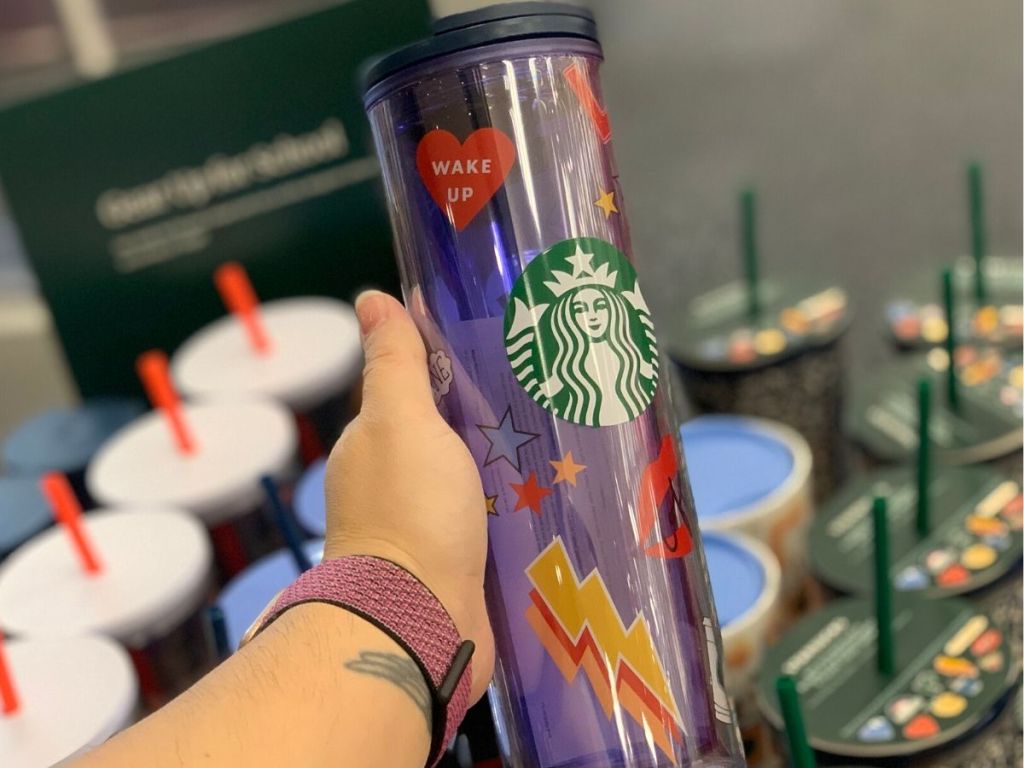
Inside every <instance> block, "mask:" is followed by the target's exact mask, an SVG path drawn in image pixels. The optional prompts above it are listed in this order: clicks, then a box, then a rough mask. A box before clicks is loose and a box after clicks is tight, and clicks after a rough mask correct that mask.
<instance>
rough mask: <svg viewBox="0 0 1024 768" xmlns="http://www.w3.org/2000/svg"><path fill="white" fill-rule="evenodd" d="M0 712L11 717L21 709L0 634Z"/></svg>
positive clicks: (1, 634)
mask: <svg viewBox="0 0 1024 768" xmlns="http://www.w3.org/2000/svg"><path fill="white" fill-rule="evenodd" d="M0 705H3V706H2V708H0V712H3V714H4V715H13V714H14V713H15V712H17V711H18V710H19V709H20V708H21V702H19V701H18V691H17V690H16V689H15V687H14V680H13V678H12V677H11V670H10V667H8V666H7V655H6V654H5V653H4V633H3V632H0Z"/></svg>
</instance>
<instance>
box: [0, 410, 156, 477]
mask: <svg viewBox="0 0 1024 768" xmlns="http://www.w3.org/2000/svg"><path fill="white" fill-rule="evenodd" d="M145 410H146V407H145V405H144V404H143V403H142V401H141V400H129V399H114V398H110V399H106V398H97V399H94V400H86V401H85V402H83V403H82V404H80V405H77V406H74V407H71V408H51V409H49V410H46V411H43V412H42V413H39V414H37V415H36V416H33V417H32V418H31V419H29V420H27V421H25V422H23V423H22V424H21V426H19V427H18V428H17V429H15V430H14V432H13V433H11V435H10V437H8V438H7V440H6V441H5V442H4V453H3V459H4V465H5V466H6V467H7V469H8V470H9V471H11V472H16V473H19V474H39V473H42V472H49V471H52V470H56V471H58V472H79V471H81V470H83V469H85V466H86V465H87V464H88V463H89V461H90V460H91V459H92V457H93V454H95V453H96V451H97V450H98V449H99V447H100V446H101V445H102V444H103V443H104V442H105V441H106V440H107V438H108V437H110V436H111V435H112V434H114V433H115V432H117V431H118V430H119V429H120V428H121V427H123V426H124V425H125V424H127V423H128V422H129V421H131V420H132V419H135V418H137V417H138V416H141V415H142V414H143V413H144V412H145Z"/></svg>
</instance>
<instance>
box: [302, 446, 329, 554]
mask: <svg viewBox="0 0 1024 768" xmlns="http://www.w3.org/2000/svg"><path fill="white" fill-rule="evenodd" d="M326 473H327V459H317V460H316V461H314V462H313V463H312V464H310V465H309V468H308V469H307V470H306V471H305V472H303V473H302V477H300V478H299V483H298V485H297V486H296V487H295V517H296V519H298V521H299V525H301V526H302V528H303V530H305V531H306V533H308V534H310V535H311V536H323V535H324V534H325V533H327V502H326V500H325V499H324V475H325V474H326Z"/></svg>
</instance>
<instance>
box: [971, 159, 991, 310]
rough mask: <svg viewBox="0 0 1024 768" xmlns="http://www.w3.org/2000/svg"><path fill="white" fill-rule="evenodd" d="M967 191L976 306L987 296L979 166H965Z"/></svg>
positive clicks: (982, 197) (975, 164) (983, 212)
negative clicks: (983, 263) (983, 266)
mask: <svg viewBox="0 0 1024 768" xmlns="http://www.w3.org/2000/svg"><path fill="white" fill-rule="evenodd" d="M967 190H968V195H969V197H970V201H971V255H972V256H974V297H975V298H976V299H977V300H978V304H984V303H985V299H986V297H987V296H988V291H987V290H986V288H985V272H984V270H983V268H982V262H983V261H984V260H985V251H986V249H987V247H988V246H987V243H986V242H985V240H986V238H985V197H984V192H983V189H982V186H981V165H980V164H978V163H971V164H970V165H969V166H967Z"/></svg>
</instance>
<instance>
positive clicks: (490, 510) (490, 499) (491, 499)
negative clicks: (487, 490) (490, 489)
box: [484, 495, 499, 517]
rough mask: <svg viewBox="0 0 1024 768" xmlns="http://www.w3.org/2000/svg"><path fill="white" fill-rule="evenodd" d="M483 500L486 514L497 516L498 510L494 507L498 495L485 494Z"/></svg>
mask: <svg viewBox="0 0 1024 768" xmlns="http://www.w3.org/2000/svg"><path fill="white" fill-rule="evenodd" d="M484 501H485V502H486V503H487V514H488V515H494V516H495V517H499V515H498V510H497V509H496V508H495V505H496V504H497V503H498V496H497V495H494V496H486V495H485V496H484Z"/></svg>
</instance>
